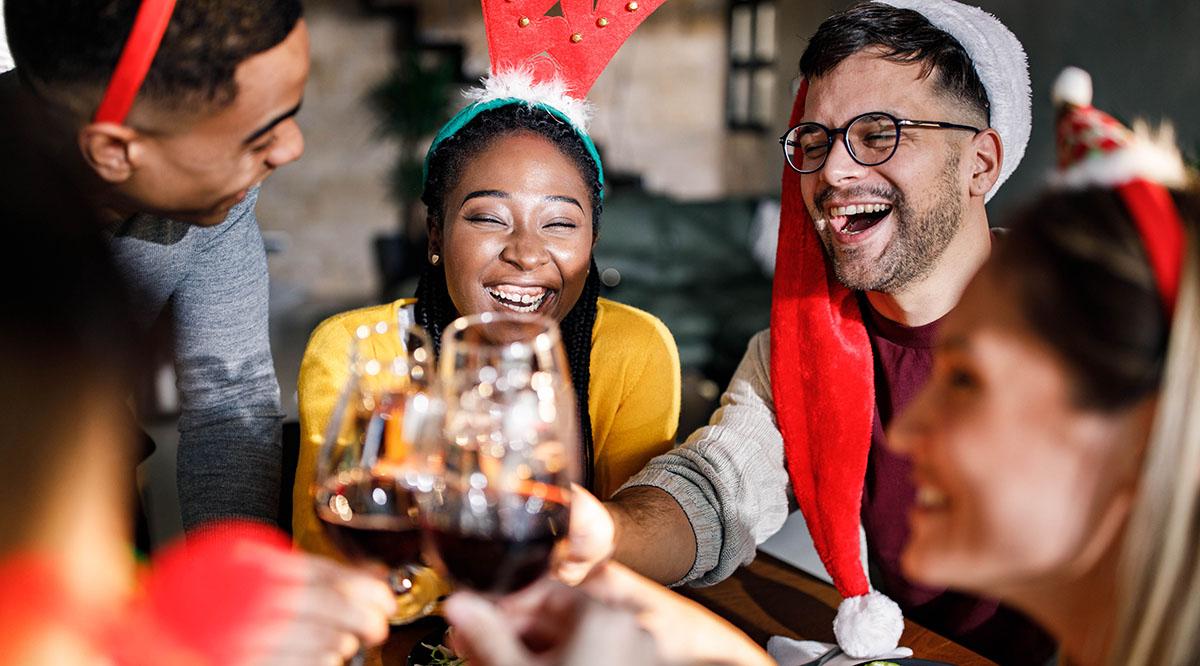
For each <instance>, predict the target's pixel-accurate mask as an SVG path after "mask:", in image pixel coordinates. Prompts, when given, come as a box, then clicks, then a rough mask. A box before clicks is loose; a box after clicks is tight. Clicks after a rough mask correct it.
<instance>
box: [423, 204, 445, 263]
mask: <svg viewBox="0 0 1200 666" xmlns="http://www.w3.org/2000/svg"><path fill="white" fill-rule="evenodd" d="M425 233H426V235H427V236H428V237H429V244H428V247H427V248H426V250H425V255H426V257H425V258H426V259H428V260H429V263H431V264H433V265H435V266H437V265H438V264H440V263H441V262H442V260H443V259H444V258H445V253H444V252H442V227H441V226H440V225H439V224H438V223H437V220H435V219H433V216H432V215H430V216H428V217H426V218H425Z"/></svg>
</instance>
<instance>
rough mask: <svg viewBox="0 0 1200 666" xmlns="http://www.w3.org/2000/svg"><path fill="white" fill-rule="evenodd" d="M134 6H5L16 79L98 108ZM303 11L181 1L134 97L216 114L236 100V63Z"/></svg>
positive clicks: (63, 1)
mask: <svg viewBox="0 0 1200 666" xmlns="http://www.w3.org/2000/svg"><path fill="white" fill-rule="evenodd" d="M140 5H141V3H140V2H139V1H138V0H7V1H6V2H5V6H4V13H5V23H6V25H7V29H8V41H9V46H10V48H11V49H12V55H13V60H14V61H15V63H16V66H17V72H18V74H19V75H20V76H21V77H22V79H24V80H25V81H27V82H29V83H30V84H32V85H33V86H34V87H35V88H36V89H37V90H39V91H42V92H44V93H45V94H47V95H49V96H51V98H52V99H53V100H54V101H56V102H59V103H61V104H64V105H65V106H67V108H69V109H71V110H72V111H73V112H75V113H76V114H77V115H81V116H90V115H91V114H92V113H93V112H94V111H95V108H96V106H97V105H99V103H100V96H101V95H102V94H103V91H104V88H105V86H106V85H107V84H108V81H109V78H110V77H111V76H112V73H113V70H114V69H115V68H116V65H117V60H118V59H119V58H120V55H121V50H122V48H123V47H124V45H125V40H126V39H127V38H128V37H129V33H130V31H131V30H132V28H133V21H134V17H135V16H136V15H137V10H138V7H139V6H140ZM302 13H303V8H302V6H301V4H300V0H184V1H182V2H179V3H178V4H177V5H176V6H175V11H174V13H173V14H172V16H171V22H170V23H169V24H168V26H167V32H166V35H164V37H163V41H162V45H161V46H160V47H159V50H158V54H157V55H156V56H155V58H154V62H153V64H152V65H151V67H150V71H149V73H148V74H147V75H146V80H145V82H144V83H143V84H142V87H141V90H140V91H139V97H143V98H148V99H151V100H153V101H154V102H155V103H156V104H158V105H161V106H163V107H164V108H167V109H171V110H181V109H188V108H196V107H197V106H199V107H200V108H204V109H209V108H222V107H224V106H226V105H228V104H230V103H232V102H233V100H234V99H235V98H236V97H237V83H236V82H235V80H234V73H235V71H236V70H237V67H238V65H239V64H241V63H242V62H243V61H244V60H246V59H248V58H250V57H251V56H254V55H256V54H259V53H262V52H264V51H268V50H270V49H271V48H273V47H275V46H277V45H278V44H280V43H281V42H283V40H284V39H286V38H287V36H288V35H289V34H290V33H291V32H292V30H293V29H294V28H295V26H296V23H297V21H299V20H300V17H301V15H302Z"/></svg>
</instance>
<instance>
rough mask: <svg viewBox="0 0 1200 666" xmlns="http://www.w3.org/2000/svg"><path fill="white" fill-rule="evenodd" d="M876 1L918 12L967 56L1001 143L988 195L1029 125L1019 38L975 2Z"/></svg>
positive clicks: (1006, 172) (1028, 91)
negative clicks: (1001, 156)
mask: <svg viewBox="0 0 1200 666" xmlns="http://www.w3.org/2000/svg"><path fill="white" fill-rule="evenodd" d="M876 1H877V2H881V3H883V4H886V5H891V6H893V7H899V8H901V9H911V10H913V11H916V12H918V13H919V14H921V15H922V16H924V17H925V18H926V19H928V20H929V22H930V23H932V24H933V25H934V27H936V28H938V29H939V30H942V31H943V32H946V33H948V34H950V35H951V36H952V37H954V38H955V39H957V40H958V43H959V44H962V47H963V48H964V49H965V50H966V51H967V55H969V56H971V61H972V62H973V63H975V72H976V73H977V74H978V75H979V80H980V81H982V82H983V88H984V90H986V91H987V96H988V102H989V103H990V104H991V107H992V108H991V116H992V127H994V128H995V129H996V131H997V132H998V133H999V134H1000V141H1001V143H1003V144H1004V164H1003V165H1001V167H1000V177H999V178H998V179H996V184H995V185H993V186H992V189H991V190H990V191H989V192H988V195H987V198H988V199H991V198H992V195H994V194H995V193H996V191H997V190H999V189H1000V186H1001V185H1003V184H1004V181H1006V180H1008V177H1009V176H1010V175H1012V172H1013V171H1015V170H1016V168H1017V165H1018V164H1020V163H1021V158H1022V157H1024V156H1025V147H1026V146H1028V145H1029V132H1030V130H1031V129H1032V126H1033V107H1032V88H1031V87H1030V84H1029V62H1028V59H1027V58H1026V57H1025V48H1024V47H1023V46H1021V41H1020V40H1018V39H1017V37H1016V35H1014V34H1013V33H1012V31H1011V30H1009V29H1008V28H1006V27H1005V26H1004V24H1003V23H1001V22H1000V20H999V19H997V18H996V17H995V16H992V15H991V14H989V13H987V12H985V11H983V10H982V9H980V8H978V7H971V6H968V5H964V4H962V3H958V2H952V1H951V0H876Z"/></svg>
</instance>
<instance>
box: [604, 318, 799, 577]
mask: <svg viewBox="0 0 1200 666" xmlns="http://www.w3.org/2000/svg"><path fill="white" fill-rule="evenodd" d="M770 357H771V352H770V338H769V332H768V331H762V332H760V333H758V334H757V335H755V336H754V338H752V339H751V340H750V345H749V348H748V349H747V350H746V355H745V356H744V357H743V358H742V362H741V364H740V365H739V366H738V369H737V372H735V373H734V375H733V379H731V380H730V382H729V387H728V388H727V389H726V390H725V394H724V395H722V396H721V406H720V408H719V409H717V411H716V412H714V413H713V416H712V419H710V420H709V424H708V425H707V426H705V427H703V428H700V429H699V430H697V431H696V432H694V433H692V436H691V437H689V438H688V440H687V442H686V443H684V444H682V445H680V446H679V447H676V448H675V449H673V450H672V451H670V452H669V453H665V454H663V455H661V456H658V457H657V458H654V459H653V460H651V461H650V462H649V463H648V464H647V465H646V468H645V469H644V470H642V471H641V472H639V473H638V474H637V475H635V476H634V477H633V478H632V479H630V480H629V481H628V482H627V483H626V484H625V485H624V486H622V489H624V488H629V487H633V486H654V487H657V488H661V489H662V490H664V491H666V492H667V493H669V494H670V495H671V496H672V497H674V498H675V500H676V501H677V502H679V505H680V506H681V507H683V510H684V513H686V514H687V517H688V520H689V521H690V522H691V524H692V531H693V532H695V534H696V561H695V564H694V565H693V566H692V570H691V571H689V572H688V573H687V575H686V576H684V578H683V579H682V580H680V581H679V582H678V583H677V584H679V583H689V582H694V583H696V584H700V585H712V584H714V583H717V582H720V581H722V580H724V579H725V578H727V577H728V576H729V575H730V574H732V573H733V572H734V570H736V569H737V568H738V567H739V566H741V565H743V564H746V563H749V562H750V561H751V560H753V559H754V553H755V549H756V547H757V546H758V544H760V543H762V542H763V541H766V540H767V539H768V538H769V537H770V536H771V535H772V534H775V533H776V532H778V531H779V529H780V528H781V527H782V526H783V522H784V520H785V519H786V518H787V516H788V493H789V482H788V475H787V468H786V464H785V463H784V457H783V437H782V435H780V433H779V428H778V426H777V425H776V423H775V407H774V400H773V399H772V397H771V379H770V377H771V375H770ZM619 492H620V491H618V493H619Z"/></svg>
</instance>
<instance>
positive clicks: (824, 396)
mask: <svg viewBox="0 0 1200 666" xmlns="http://www.w3.org/2000/svg"><path fill="white" fill-rule="evenodd" d="M881 4H887V5H891V6H894V7H898V8H902V9H910V10H913V11H916V12H917V13H919V14H921V15H922V16H923V17H925V19H926V20H928V21H929V22H930V23H931V24H933V26H934V27H936V28H938V29H939V30H942V31H943V32H946V33H947V34H949V35H951V36H952V37H954V38H955V39H956V40H958V42H959V43H960V44H961V45H962V47H963V49H964V50H965V51H966V52H967V55H969V56H970V57H971V60H972V63H973V64H974V66H975V71H976V73H977V74H978V75H979V78H980V81H982V83H983V87H984V89H985V90H986V92H987V96H988V100H989V102H990V126H991V127H992V128H994V129H995V130H996V132H997V133H998V134H999V135H1000V140H1001V142H1002V143H1003V146H1004V158H1005V159H1004V165H1003V168H1002V170H1001V173H1000V178H999V179H998V180H997V182H996V184H995V186H993V188H992V190H991V192H989V193H988V196H989V197H990V196H991V194H993V193H994V192H995V191H996V189H997V188H999V187H1000V183H1001V182H1003V181H1004V179H1006V178H1007V177H1008V175H1009V174H1010V173H1012V171H1013V170H1014V169H1015V168H1016V166H1017V164H1018V163H1019V162H1020V161H1021V156H1022V155H1023V154H1024V152H1025V146H1026V144H1027V143H1028V141H1029V132H1030V119H1031V111H1030V108H1031V105H1030V93H1029V91H1030V86H1029V70H1028V65H1027V62H1026V59H1025V50H1024V48H1023V47H1022V46H1021V43H1020V42H1019V41H1018V40H1017V38H1016V37H1015V36H1014V35H1013V34H1012V32H1011V31H1009V30H1008V28H1006V27H1005V26H1004V25H1003V24H1002V23H1000V21H999V20H997V19H996V17H994V16H992V15H991V14H988V13H987V12H984V11H983V10H981V9H978V8H976V7H970V6H967V5H963V4H961V3H958V2H951V1H950V0H881ZM807 96H808V83H807V81H805V82H802V83H801V86H800V91H799V93H798V94H797V96H796V101H795V104H794V106H793V107H792V117H791V124H792V125H796V124H798V123H800V122H801V121H802V120H804V107H805V100H806V97H807ZM800 178H801V177H800V174H798V173H796V172H795V171H793V170H792V169H791V167H789V166H787V165H784V167H783V192H782V197H781V202H780V203H781V212H780V225H779V244H778V249H777V251H776V262H775V266H776V268H775V280H774V287H773V295H772V304H771V390H772V395H773V396H774V398H775V412H776V419H777V421H778V423H779V429H780V432H782V433H783V440H784V452H785V458H786V462H787V468H788V474H789V476H790V477H791V481H792V489H793V491H794V493H795V496H796V501H797V502H798V503H799V505H800V509H801V511H803V513H804V519H805V522H806V523H807V524H808V529H809V532H810V533H811V536H812V540H813V545H814V546H815V547H816V550H817V554H818V555H820V557H821V562H822V563H823V564H824V565H825V570H826V571H827V572H829V575H830V577H831V578H832V579H833V583H834V585H835V586H836V587H837V589H838V592H839V593H840V594H841V595H842V597H844V600H843V601H842V603H841V605H840V606H839V608H838V613H837V618H836V619H835V621H834V635H835V637H836V638H837V641H838V645H839V646H840V647H841V648H842V650H843V651H844V652H845V653H846V654H847V655H850V656H851V657H858V658H863V659H866V658H870V657H874V656H876V655H883V654H887V653H890V652H892V651H893V650H894V649H895V648H896V646H897V644H898V643H899V640H900V634H901V633H902V632H903V630H904V621H903V617H902V616H901V612H900V608H899V607H898V606H897V605H896V604H895V603H894V602H893V601H892V600H891V599H888V598H887V597H886V596H884V595H883V594H881V593H879V592H877V591H874V590H872V589H871V585H870V581H869V580H868V579H867V573H866V565H865V562H864V560H865V555H864V554H865V535H864V534H863V530H862V525H861V518H860V512H861V509H862V495H863V485H864V482H865V478H866V472H867V456H868V453H869V451H870V448H871V429H872V419H873V418H874V412H875V409H874V403H875V382H874V361H873V355H872V352H871V343H870V340H869V339H868V337H867V332H866V328H865V327H864V325H863V320H862V313H861V311H860V310H859V306H858V301H857V299H856V298H855V296H854V294H853V293H852V292H851V291H850V290H849V289H848V288H846V287H845V286H844V285H842V284H841V283H840V282H838V281H837V278H836V277H835V276H834V274H833V271H832V270H831V268H830V266H829V264H828V262H827V259H826V257H825V252H824V249H823V247H822V245H821V241H820V239H819V238H818V236H817V232H816V230H815V228H814V226H813V220H812V218H811V217H810V216H809V214H808V208H807V207H806V206H805V204H804V199H803V196H802V194H801V190H800Z"/></svg>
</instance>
